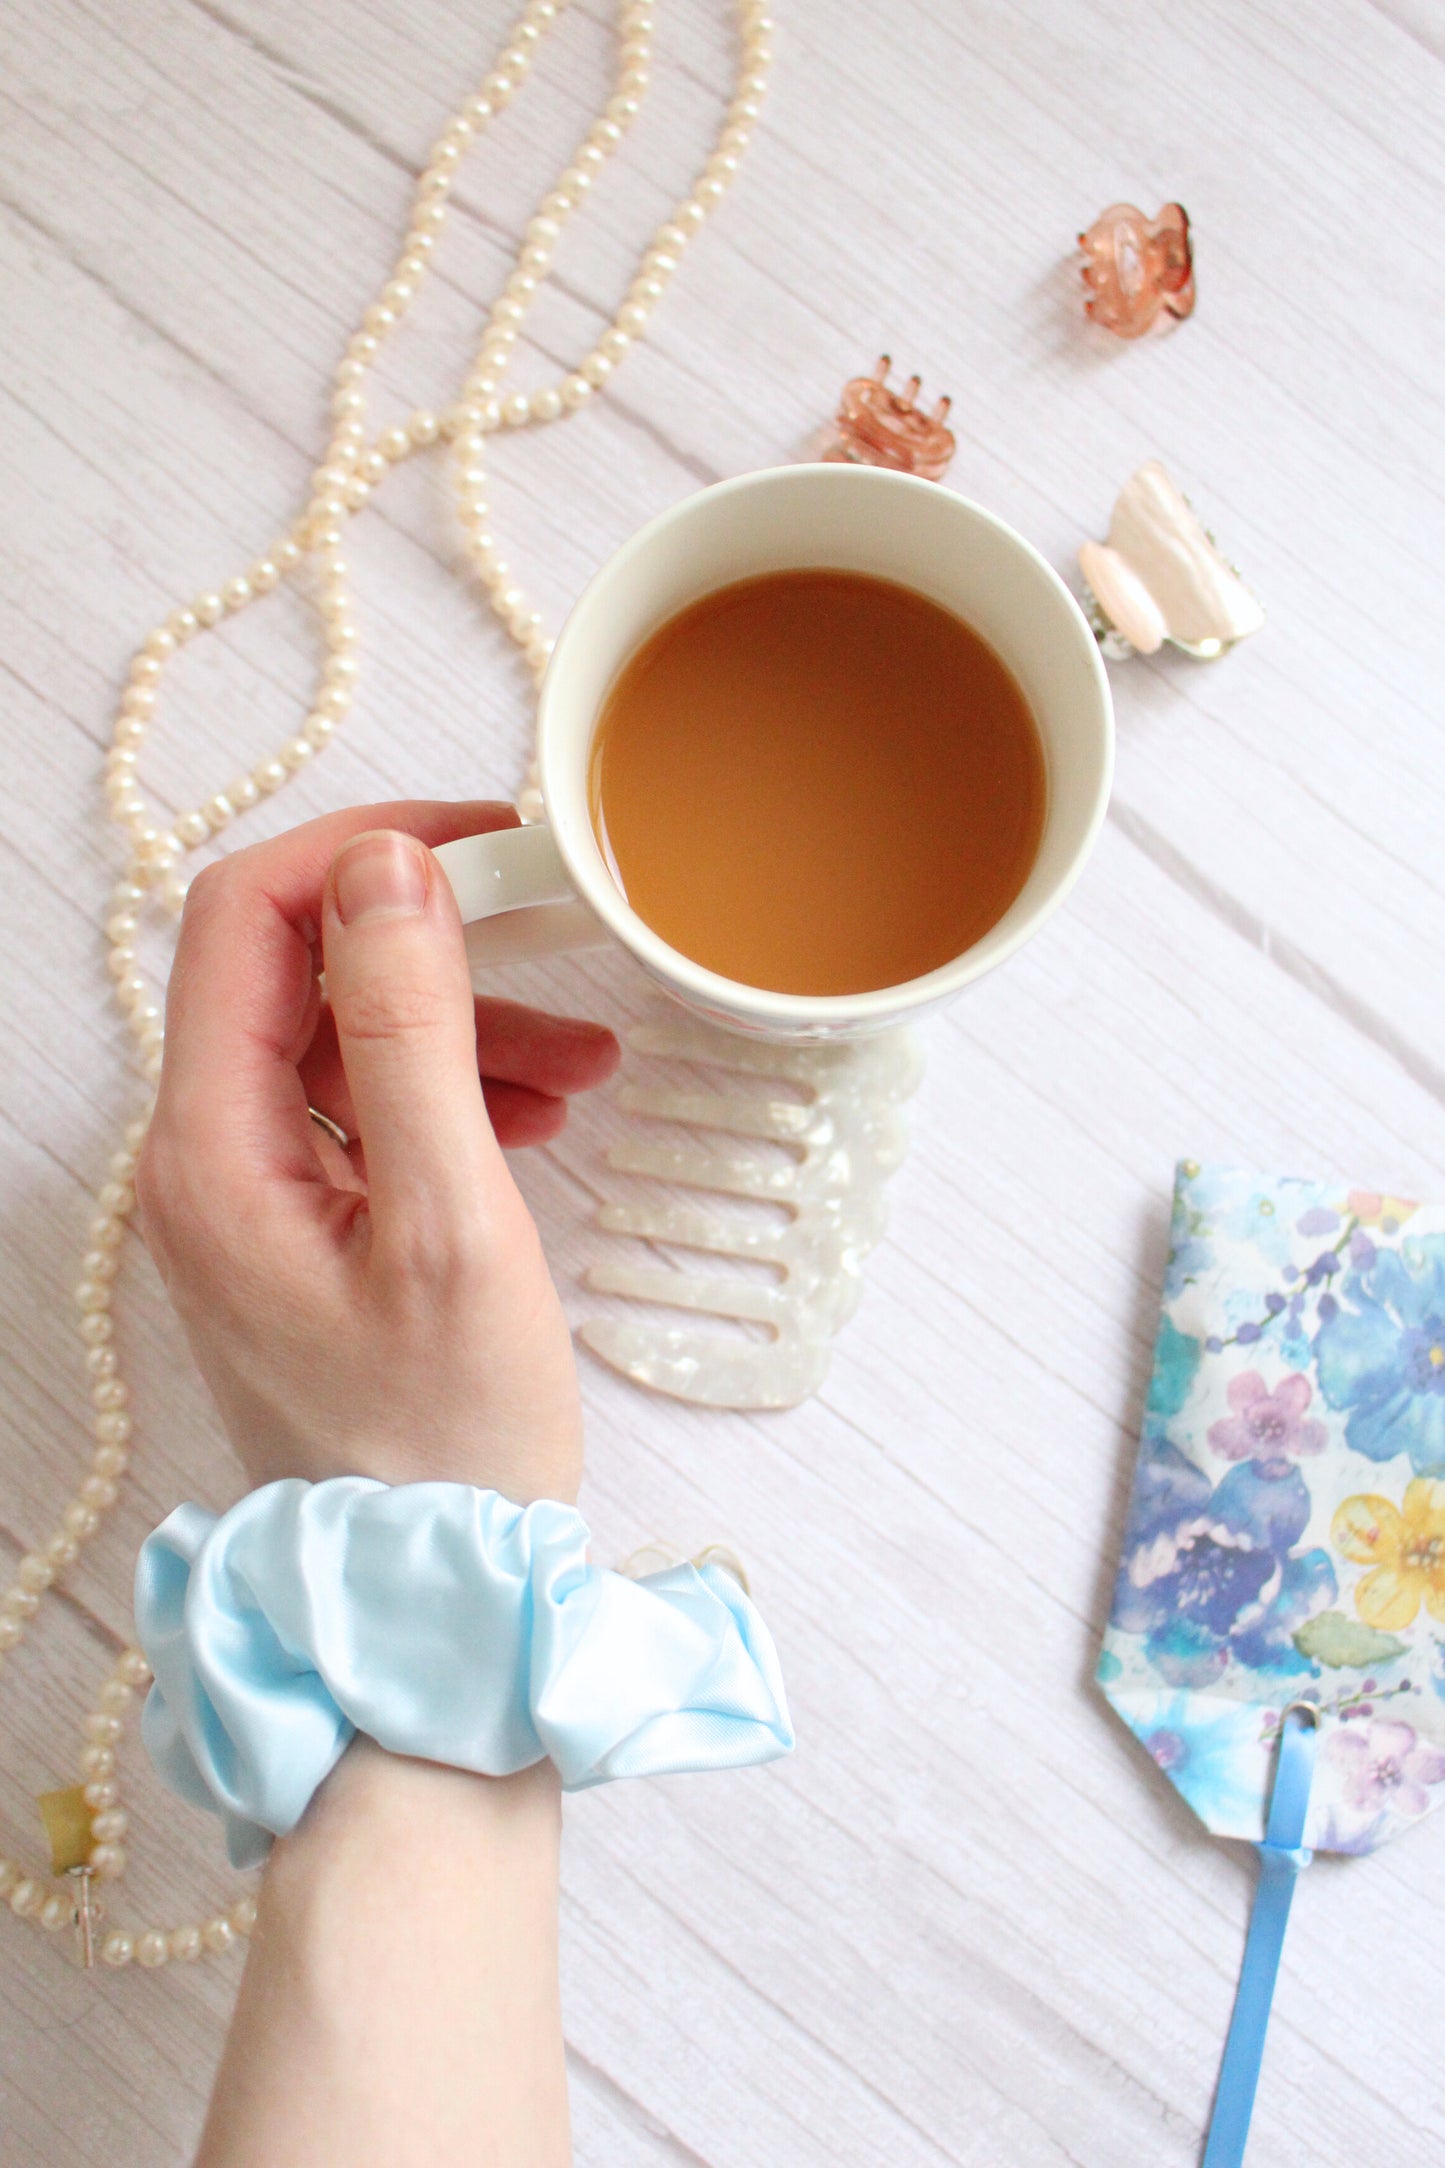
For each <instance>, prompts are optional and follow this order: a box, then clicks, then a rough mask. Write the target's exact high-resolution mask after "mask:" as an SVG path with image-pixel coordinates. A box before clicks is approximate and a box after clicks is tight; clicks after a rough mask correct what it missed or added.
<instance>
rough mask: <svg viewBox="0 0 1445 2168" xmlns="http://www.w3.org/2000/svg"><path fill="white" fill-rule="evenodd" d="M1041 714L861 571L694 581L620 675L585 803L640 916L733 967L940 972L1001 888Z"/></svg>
mask: <svg viewBox="0 0 1445 2168" xmlns="http://www.w3.org/2000/svg"><path fill="white" fill-rule="evenodd" d="M1045 788H1046V786H1045V769H1044V757H1043V748H1042V746H1041V744H1040V741H1039V734H1038V729H1037V727H1036V725H1035V723H1034V719H1033V716H1032V715H1031V713H1030V712H1029V707H1028V703H1027V702H1026V700H1025V699H1024V696H1023V693H1022V692H1021V691H1020V689H1019V687H1018V685H1017V684H1016V682H1015V680H1014V678H1013V676H1012V675H1011V673H1010V672H1009V671H1008V669H1007V668H1006V667H1005V666H1004V664H1003V663H1002V662H1001V661H1000V659H999V657H998V656H997V655H996V654H995V653H994V651H993V649H992V648H991V647H990V646H989V645H988V643H987V642H986V641H985V640H983V639H982V638H981V637H980V636H979V635H978V634H977V633H976V632H974V631H973V630H972V629H971V628H970V627H969V626H968V625H966V624H964V623H963V621H962V620H961V619H959V618H957V617H955V616H953V615H952V614H951V612H949V611H948V610H945V609H943V608H941V607H940V606H939V605H938V604H937V603H934V602H929V601H927V600H925V598H924V597H923V596H921V595H917V594H914V593H913V592H912V591H911V590H910V589H908V588H905V587H899V586H896V585H894V584H893V583H892V582H891V581H888V580H879V579H873V578H870V577H868V576H866V575H864V574H861V573H852V572H832V571H801V572H778V573H768V574H765V575H763V576H762V577H761V578H757V579H750V580H743V581H740V582H739V583H738V584H737V585H735V586H732V587H726V588H722V589H719V590H718V591H717V592H716V593H714V594H711V595H707V596H704V597H703V599H702V600H701V601H699V602H695V603H692V604H691V605H689V607H688V608H687V609H685V610H682V611H680V612H679V613H678V615H677V616H676V617H674V618H671V619H670V620H669V621H668V622H667V623H666V624H665V625H663V626H661V627H660V628H659V629H658V630H657V631H656V632H655V633H653V634H652V636H651V637H650V638H649V639H648V640H647V641H645V642H644V644H643V645H642V646H641V647H640V648H639V649H638V650H637V652H636V654H634V655H633V656H632V657H631V658H630V660H629V661H628V662H627V663H626V664H625V665H624V667H623V669H622V671H621V672H620V673H619V675H618V677H617V679H616V681H615V683H614V685H613V687H612V689H611V691H610V693H609V694H608V697H607V700H606V703H605V705H604V707H603V710H602V714H601V716H600V718H599V721H598V726H597V731H596V734H595V736H594V739H593V745H592V754H591V766H590V773H589V798H590V804H591V810H592V822H593V826H594V828H595V830H596V833H597V838H598V842H599V844H600V845H601V847H602V850H603V853H604V855H605V857H606V858H607V860H608V863H609V865H610V866H611V868H612V872H613V875H614V878H615V879H616V880H617V883H618V885H619V887H620V888H621V890H622V892H623V894H624V895H625V896H626V898H627V900H628V902H629V903H630V904H631V906H632V908H633V909H634V910H635V911H636V912H637V914H638V916H639V917H641V918H643V919H645V920H646V922H647V924H648V925H649V926H651V927H652V929H653V930H654V932H656V933H658V934H660V935H661V936H662V938H663V940H664V941H666V942H668V943H669V944H670V945H671V946H672V947H673V948H675V949H679V950H681V952H682V954H683V955H684V956H689V957H691V958H692V960H693V961H694V962H695V963H699V964H702V965H705V966H706V967H707V968H708V969H709V970H712V971H717V972H721V973H722V974H723V976H724V977H726V978H730V979H735V980H738V981H740V982H741V983H743V984H745V985H748V986H760V987H768V988H772V989H774V990H775V991H777V992H780V993H790V994H855V993H866V992H869V991H871V990H872V989H874V988H876V987H884V986H896V985H900V984H902V983H903V982H904V981H905V980H908V979H914V978H919V977H921V976H922V975H923V974H924V973H925V972H928V971H933V970H936V969H937V968H938V967H939V966H940V965H941V964H946V963H948V962H950V961H951V959H952V958H953V957H955V956H958V955H960V954H961V953H962V952H963V951H964V950H965V949H967V948H970V947H971V946H972V945H973V943H974V942H975V941H977V940H978V939H979V938H980V937H981V936H982V935H983V934H985V933H987V931H988V929H989V928H990V927H991V926H993V925H995V924H996V923H997V922H998V920H999V919H1000V918H1001V917H1002V916H1003V914H1004V912H1005V911H1006V910H1007V909H1008V907H1009V905H1010V904H1011V903H1012V902H1013V900H1014V898H1015V897H1016V896H1017V895H1018V893H1019V890H1020V889H1021V888H1022V887H1023V884H1024V881H1025V880H1026V879H1027V877H1028V873H1029V869H1030V867H1031V866H1032V864H1033V861H1034V858H1035V855H1036V853H1037V851H1038V846H1039V837H1040V834H1041V832H1042V829H1043V819H1044V804H1045Z"/></svg>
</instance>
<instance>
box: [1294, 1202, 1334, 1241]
mask: <svg viewBox="0 0 1445 2168" xmlns="http://www.w3.org/2000/svg"><path fill="white" fill-rule="evenodd" d="M1339 1224H1340V1215H1339V1213H1338V1212H1332V1211H1331V1210H1330V1208H1329V1206H1328V1205H1324V1204H1316V1205H1311V1206H1310V1209H1309V1211H1308V1212H1304V1213H1301V1215H1300V1217H1299V1218H1298V1219H1297V1220H1296V1221H1295V1226H1296V1228H1297V1229H1298V1231H1299V1232H1300V1234H1302V1235H1332V1234H1333V1233H1334V1231H1335V1229H1336V1228H1337V1227H1338V1226H1339Z"/></svg>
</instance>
